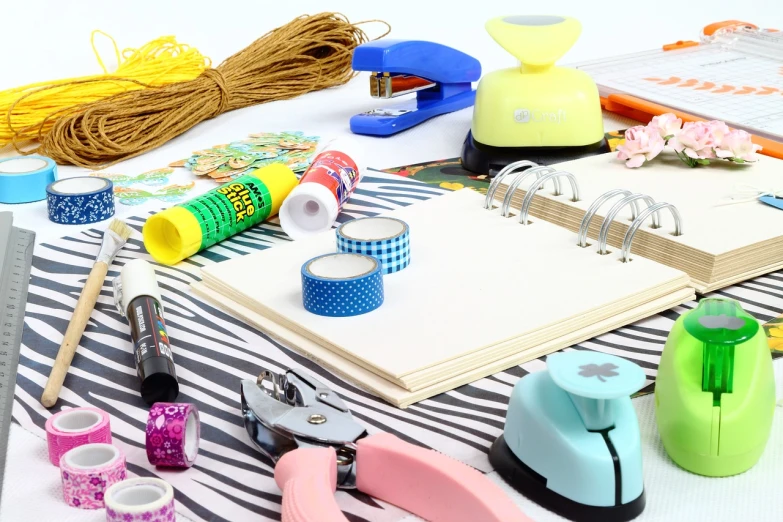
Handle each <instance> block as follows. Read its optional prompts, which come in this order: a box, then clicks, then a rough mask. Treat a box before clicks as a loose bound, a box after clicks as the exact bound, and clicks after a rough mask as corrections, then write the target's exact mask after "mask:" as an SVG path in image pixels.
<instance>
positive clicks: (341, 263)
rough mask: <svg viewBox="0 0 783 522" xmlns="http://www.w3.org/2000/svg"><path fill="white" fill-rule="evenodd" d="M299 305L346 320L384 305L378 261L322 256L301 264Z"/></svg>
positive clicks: (351, 255) (370, 258)
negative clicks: (345, 318)
mask: <svg viewBox="0 0 783 522" xmlns="http://www.w3.org/2000/svg"><path fill="white" fill-rule="evenodd" d="M302 302H303V303H304V307H305V309H306V310H308V311H310V312H312V313H314V314H317V315H326V316H329V317H348V316H352V315H360V314H364V313H367V312H370V311H372V310H375V309H376V308H378V307H379V306H381V304H382V303H383V275H382V272H381V264H380V263H379V262H378V260H377V259H375V258H374V257H370V256H363V255H360V254H325V255H322V256H318V257H314V258H313V259H311V260H310V261H308V262H306V263H305V264H304V265H302Z"/></svg>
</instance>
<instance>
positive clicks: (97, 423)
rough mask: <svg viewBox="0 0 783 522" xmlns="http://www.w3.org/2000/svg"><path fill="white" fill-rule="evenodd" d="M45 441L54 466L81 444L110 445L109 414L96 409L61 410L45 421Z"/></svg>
mask: <svg viewBox="0 0 783 522" xmlns="http://www.w3.org/2000/svg"><path fill="white" fill-rule="evenodd" d="M46 441H47V443H48V445H49V461H50V462H51V463H52V464H54V465H55V466H59V465H60V457H62V456H63V455H64V454H65V453H66V452H68V451H69V450H71V449H73V448H76V447H78V446H81V445H83V444H89V443H91V442H102V443H106V444H111V426H110V424H109V414H108V413H106V412H105V411H103V410H100V409H98V408H73V409H70V410H63V411H61V412H59V413H57V414H55V415H52V416H51V417H49V419H48V420H47V421H46Z"/></svg>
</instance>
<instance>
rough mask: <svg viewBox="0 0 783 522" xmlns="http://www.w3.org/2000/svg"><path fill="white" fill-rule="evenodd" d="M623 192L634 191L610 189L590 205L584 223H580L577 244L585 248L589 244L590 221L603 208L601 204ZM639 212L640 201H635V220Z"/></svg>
mask: <svg viewBox="0 0 783 522" xmlns="http://www.w3.org/2000/svg"><path fill="white" fill-rule="evenodd" d="M619 194H622V195H623V196H630V195H631V194H632V193H631V191H630V190H624V189H614V190H610V191H609V192H605V193H603V194H601V195H600V196H598V197H597V198H596V199H595V201H593V203H592V204H591V205H590V207H589V208H588V209H587V212H586V213H585V215H584V217H583V218H582V223H581V224H580V225H579V234H578V235H577V240H576V244H577V246H580V247H582V248H585V247H587V246H588V244H587V232H588V230H589V229H590V222H591V221H592V220H593V217H595V214H596V213H597V212H598V210H599V209H600V208H601V205H603V204H604V203H606V202H607V201H609V200H610V199H612V198H613V197H615V196H617V195H619ZM638 213H639V204H638V201H634V204H633V205H632V206H631V220H632V221H633V220H634V219H636V215H637V214H638Z"/></svg>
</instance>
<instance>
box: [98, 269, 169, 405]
mask: <svg viewBox="0 0 783 522" xmlns="http://www.w3.org/2000/svg"><path fill="white" fill-rule="evenodd" d="M112 286H113V288H114V302H115V303H116V304H117V310H119V312H120V315H122V316H123V317H125V318H126V319H127V320H128V323H129V324H130V329H131V341H132V342H133V358H134V361H135V363H136V373H138V375H139V381H140V390H139V393H141V397H142V398H143V399H144V402H146V403H147V404H150V405H151V404H153V403H156V402H163V401H166V402H171V401H174V400H175V399H176V398H177V395H178V394H179V383H178V382H177V369H176V366H175V365H174V357H173V355H172V353H171V343H170V341H169V336H168V333H167V332H166V321H165V320H164V319H163V304H162V302H163V299H162V298H161V296H160V289H159V288H158V282H157V279H156V277H155V269H154V268H153V267H152V265H151V264H150V263H148V262H147V261H144V260H142V259H134V260H132V261H129V262H127V263H125V266H123V267H122V270H121V271H120V275H119V277H115V278H114V281H113V282H112Z"/></svg>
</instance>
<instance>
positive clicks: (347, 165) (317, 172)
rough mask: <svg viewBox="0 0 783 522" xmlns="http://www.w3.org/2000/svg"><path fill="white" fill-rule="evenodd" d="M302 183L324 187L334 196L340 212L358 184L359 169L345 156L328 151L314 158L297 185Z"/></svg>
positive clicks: (334, 151)
mask: <svg viewBox="0 0 783 522" xmlns="http://www.w3.org/2000/svg"><path fill="white" fill-rule="evenodd" d="M302 183H320V184H321V185H324V186H325V187H326V188H328V189H329V190H330V191H331V192H332V194H334V197H335V199H337V209H338V211H340V210H342V208H343V204H345V202H346V201H347V200H348V198H349V197H351V194H353V191H354V189H355V188H356V185H357V183H359V169H358V168H357V167H356V163H354V162H353V160H352V159H351V158H350V156H348V155H347V154H344V153H342V152H340V151H336V150H329V151H326V152H322V153H321V154H319V155H318V156H316V157H315V159H314V160H313V163H312V164H311V165H310V167H309V168H308V169H307V171H306V172H305V173H304V175H303V176H302V179H301V180H299V184H300V185H301V184H302Z"/></svg>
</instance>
